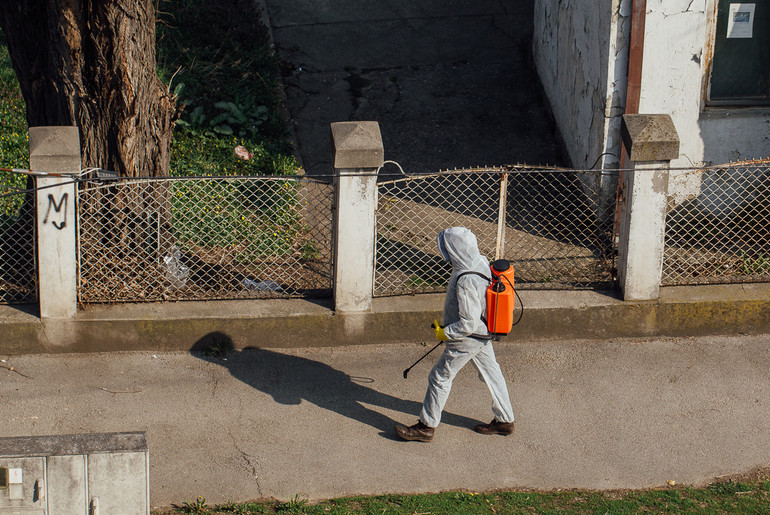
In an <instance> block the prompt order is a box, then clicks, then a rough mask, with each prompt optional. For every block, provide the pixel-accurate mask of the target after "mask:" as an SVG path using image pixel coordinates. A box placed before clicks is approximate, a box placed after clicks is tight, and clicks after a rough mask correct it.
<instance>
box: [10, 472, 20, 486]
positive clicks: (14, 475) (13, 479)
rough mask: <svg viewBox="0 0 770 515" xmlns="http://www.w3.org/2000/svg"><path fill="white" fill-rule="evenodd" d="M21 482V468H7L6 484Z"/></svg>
mask: <svg viewBox="0 0 770 515" xmlns="http://www.w3.org/2000/svg"><path fill="white" fill-rule="evenodd" d="M18 483H21V469H8V484H10V485H14V484H18Z"/></svg>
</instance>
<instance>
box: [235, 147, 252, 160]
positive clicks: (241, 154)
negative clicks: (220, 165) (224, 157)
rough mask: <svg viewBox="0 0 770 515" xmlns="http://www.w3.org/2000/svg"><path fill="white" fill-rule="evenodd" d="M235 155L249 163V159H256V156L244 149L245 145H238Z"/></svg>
mask: <svg viewBox="0 0 770 515" xmlns="http://www.w3.org/2000/svg"><path fill="white" fill-rule="evenodd" d="M235 155H236V156H238V157H239V158H241V159H243V160H244V161H248V160H249V159H251V158H252V157H254V154H252V153H251V152H249V151H248V150H246V147H244V146H243V145H238V146H237V147H235Z"/></svg>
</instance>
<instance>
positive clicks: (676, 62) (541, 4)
mask: <svg viewBox="0 0 770 515" xmlns="http://www.w3.org/2000/svg"><path fill="white" fill-rule="evenodd" d="M631 8H632V0H611V1H608V0H581V1H578V0H561V1H560V0H536V1H535V20H534V26H535V30H534V36H533V37H534V41H533V50H534V55H535V62H536V64H537V68H538V72H539V74H540V78H541V81H542V83H543V87H544V89H545V92H546V95H547V96H548V99H549V101H550V104H551V108H552V111H553V114H554V118H555V119H556V123H557V125H558V127H559V129H560V131H561V134H562V136H563V138H564V141H565V144H566V146H567V150H568V152H569V155H570V158H571V160H572V164H573V166H574V167H576V168H588V167H590V166H592V165H593V164H594V162H595V160H596V158H597V156H599V155H600V154H602V153H603V152H609V153H612V154H614V156H605V157H604V158H603V159H601V160H600V161H599V164H600V165H601V166H602V167H605V168H610V167H612V166H614V165H616V164H617V162H618V160H617V158H616V157H615V156H617V155H620V115H622V113H623V111H624V108H625V94H626V85H627V73H628V71H627V70H628V38H629V35H630V23H631V18H630V17H631ZM715 12H716V0H647V13H646V23H645V35H644V59H643V65H642V81H641V97H640V105H639V112H640V113H643V114H669V115H671V118H672V119H673V121H674V125H675V127H676V129H677V132H678V133H679V138H680V141H681V146H680V158H679V159H675V160H674V161H672V162H671V167H672V168H674V169H675V168H682V167H697V166H703V165H715V164H723V163H728V162H731V161H737V160H742V159H752V158H760V157H767V156H770V108H725V107H722V108H708V107H706V106H705V98H704V91H705V88H706V83H707V80H708V64H709V63H708V59H709V56H710V47H711V42H712V41H713V38H714V35H713V31H714V30H715V24H716V20H715ZM603 187H604V189H605V194H606V195H609V194H610V193H611V186H610V185H603ZM700 189H701V182H700V176H699V175H698V174H692V173H688V172H687V171H683V172H677V171H676V170H672V172H671V183H670V186H669V194H670V196H671V198H672V200H673V204H674V205H676V204H679V203H680V202H682V201H684V200H685V199H687V198H692V197H693V196H696V195H698V194H699V192H700ZM726 200H727V199H724V201H726ZM732 200H733V201H734V200H736V199H732ZM718 207H719V206H717V208H718Z"/></svg>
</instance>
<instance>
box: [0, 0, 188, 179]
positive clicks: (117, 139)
mask: <svg viewBox="0 0 770 515" xmlns="http://www.w3.org/2000/svg"><path fill="white" fill-rule="evenodd" d="M153 4H154V2H153V1H152V0H0V24H1V25H2V28H3V31H4V32H5V35H6V38H7V40H8V49H9V52H10V55H11V59H12V60H13V65H14V68H15V70H16V74H17V76H18V78H19V83H20V85H21V91H22V94H23V95H24V100H25V101H26V104H27V122H28V124H29V126H30V127H35V126H41V125H77V126H78V127H79V129H80V138H81V152H82V162H83V166H84V167H100V168H104V169H107V170H114V171H117V172H119V173H120V175H122V176H167V175H168V172H169V158H170V155H169V152H170V143H171V132H172V130H173V124H174V100H173V98H172V95H171V94H170V93H169V92H168V91H167V90H166V88H165V87H164V86H163V84H162V83H161V82H160V80H159V79H158V76H157V73H156V64H155V9H154V5H153Z"/></svg>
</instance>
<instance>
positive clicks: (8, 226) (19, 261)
mask: <svg viewBox="0 0 770 515" xmlns="http://www.w3.org/2000/svg"><path fill="white" fill-rule="evenodd" d="M33 181H34V179H32V178H28V177H27V176H25V175H15V174H8V175H3V176H0V195H2V197H0V303H2V304H27V303H33V302H37V269H36V265H35V264H36V262H37V260H36V258H35V208H34V200H35V197H34V194H33V193H32V192H31V191H27V192H24V191H23V190H25V189H27V190H31V189H32V188H33V186H34V182H33Z"/></svg>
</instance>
